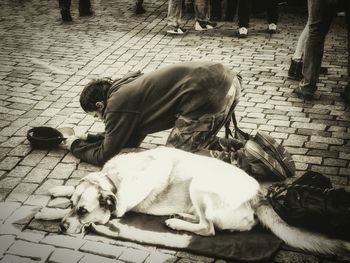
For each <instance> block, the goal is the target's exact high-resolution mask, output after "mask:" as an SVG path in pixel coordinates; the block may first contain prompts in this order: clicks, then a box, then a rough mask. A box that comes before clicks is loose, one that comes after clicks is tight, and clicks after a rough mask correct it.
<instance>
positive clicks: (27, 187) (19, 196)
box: [6, 183, 38, 202]
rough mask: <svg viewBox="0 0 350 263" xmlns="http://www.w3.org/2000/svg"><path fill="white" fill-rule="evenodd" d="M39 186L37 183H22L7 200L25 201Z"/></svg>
mask: <svg viewBox="0 0 350 263" xmlns="http://www.w3.org/2000/svg"><path fill="white" fill-rule="evenodd" d="M37 187H38V185H37V184H32V183H20V184H19V185H17V186H16V188H15V189H13V191H12V192H11V193H10V195H9V196H8V197H7V198H6V200H7V201H19V202H24V201H25V200H26V199H27V198H28V197H29V196H30V195H31V194H32V193H33V192H34V191H35V189H36V188H37Z"/></svg>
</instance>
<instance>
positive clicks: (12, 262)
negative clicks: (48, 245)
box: [1, 255, 33, 263]
mask: <svg viewBox="0 0 350 263" xmlns="http://www.w3.org/2000/svg"><path fill="white" fill-rule="evenodd" d="M1 262H2V263H30V262H33V261H32V260H31V259H30V258H28V257H19V256H14V255H5V256H4V257H3V258H2V259H1Z"/></svg>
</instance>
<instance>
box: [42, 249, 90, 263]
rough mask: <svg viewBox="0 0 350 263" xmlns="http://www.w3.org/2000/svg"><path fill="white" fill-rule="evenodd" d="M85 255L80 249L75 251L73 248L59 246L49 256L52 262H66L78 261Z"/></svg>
mask: <svg viewBox="0 0 350 263" xmlns="http://www.w3.org/2000/svg"><path fill="white" fill-rule="evenodd" d="M83 256H84V254H83V253H81V252H79V251H73V250H71V249H65V248H58V249H55V251H54V252H53V253H52V255H51V256H50V258H49V262H52V263H66V262H72V263H74V262H78V261H79V260H80V259H81V258H82V257H83Z"/></svg>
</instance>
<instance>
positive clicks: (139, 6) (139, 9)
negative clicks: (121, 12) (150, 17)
mask: <svg viewBox="0 0 350 263" xmlns="http://www.w3.org/2000/svg"><path fill="white" fill-rule="evenodd" d="M145 12H146V10H145V9H144V8H143V6H142V4H139V3H137V4H136V10H135V14H137V15H140V14H144V13H145Z"/></svg>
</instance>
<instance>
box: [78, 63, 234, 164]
mask: <svg viewBox="0 0 350 263" xmlns="http://www.w3.org/2000/svg"><path fill="white" fill-rule="evenodd" d="M234 76H235V74H234V73H233V72H232V71H231V70H230V69H229V68H227V67H224V66H223V65H222V64H219V63H213V62H186V63H179V64H174V65H171V66H166V67H163V68H160V69H158V70H155V71H153V72H151V73H147V74H144V75H141V76H140V77H138V78H136V79H134V80H132V81H130V82H128V81H126V82H124V83H123V82H122V83H121V84H120V83H119V84H116V85H112V87H111V89H110V90H109V93H108V96H107V104H106V109H105V111H104V114H103V118H104V121H105V136H104V139H102V140H98V141H95V142H89V140H88V141H82V140H76V141H74V142H73V144H72V146H71V151H72V153H73V155H74V156H76V157H77V158H80V159H81V160H83V161H86V162H88V163H92V164H96V165H102V164H104V163H105V162H106V161H108V160H109V159H110V158H111V157H113V156H114V155H116V154H117V153H119V152H120V150H121V149H123V148H127V147H137V146H138V145H139V144H140V143H141V142H142V140H143V139H144V138H145V137H146V135H147V134H150V133H154V132H158V131H162V130H166V129H169V128H172V127H174V124H175V120H176V119H177V118H178V117H179V116H180V115H181V116H183V117H186V118H190V119H198V118H199V117H201V116H203V115H205V114H213V113H217V112H219V111H220V110H222V107H223V104H224V101H225V97H226V94H227V92H228V90H229V89H230V87H231V84H232V80H233V78H234Z"/></svg>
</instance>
